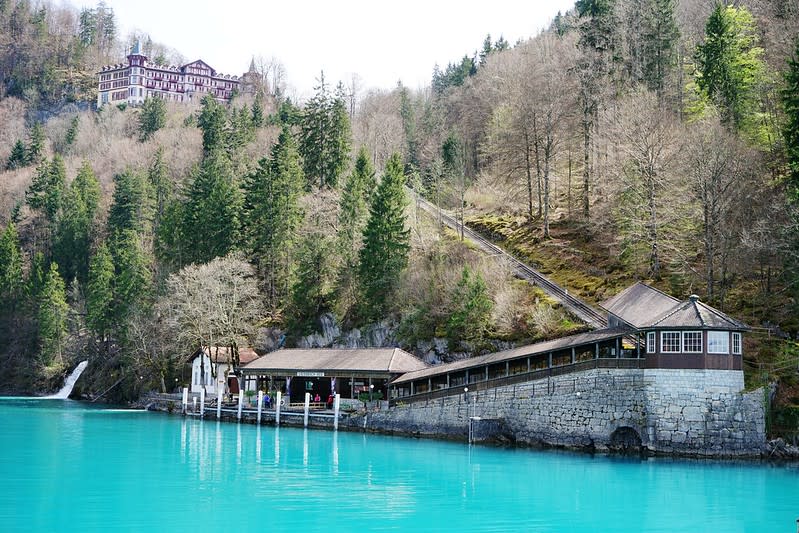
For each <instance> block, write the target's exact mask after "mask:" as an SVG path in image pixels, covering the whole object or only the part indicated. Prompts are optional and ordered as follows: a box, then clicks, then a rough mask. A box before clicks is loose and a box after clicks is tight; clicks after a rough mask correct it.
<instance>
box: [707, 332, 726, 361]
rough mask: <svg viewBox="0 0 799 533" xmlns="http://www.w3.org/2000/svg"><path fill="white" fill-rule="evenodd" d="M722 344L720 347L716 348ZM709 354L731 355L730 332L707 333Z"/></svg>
mask: <svg viewBox="0 0 799 533" xmlns="http://www.w3.org/2000/svg"><path fill="white" fill-rule="evenodd" d="M716 344H720V346H716ZM707 353H712V354H725V355H726V354H729V353H730V332H729V331H708V332H707Z"/></svg>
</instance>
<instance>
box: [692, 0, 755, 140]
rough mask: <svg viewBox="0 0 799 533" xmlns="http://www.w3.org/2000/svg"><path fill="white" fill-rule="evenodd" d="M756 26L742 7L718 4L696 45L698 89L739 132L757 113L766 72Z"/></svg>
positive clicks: (722, 118)
mask: <svg viewBox="0 0 799 533" xmlns="http://www.w3.org/2000/svg"><path fill="white" fill-rule="evenodd" d="M757 41H758V38H757V27H756V25H755V20H754V18H753V17H752V14H751V13H749V11H747V9H746V8H744V7H733V6H731V5H730V6H728V5H724V4H721V3H717V4H716V6H715V8H714V9H713V12H712V13H711V14H710V17H709V18H708V20H707V23H706V24H705V39H704V42H703V43H701V44H699V45H698V46H697V50H696V62H697V79H696V83H697V86H698V87H699V88H700V89H701V90H702V91H704V93H705V94H706V95H707V96H708V98H710V100H711V101H712V102H713V103H715V104H716V106H717V107H718V108H719V111H720V113H721V120H722V122H723V123H725V124H726V125H728V126H729V127H731V128H733V129H735V130H739V129H741V128H742V127H743V126H744V121H745V120H747V118H749V117H751V116H753V115H754V114H756V113H755V112H756V107H755V103H756V101H757V98H756V97H757V87H758V84H759V83H760V81H762V76H763V74H764V72H765V67H764V65H763V62H762V59H761V57H762V55H763V49H762V48H760V47H759V46H758V45H757Z"/></svg>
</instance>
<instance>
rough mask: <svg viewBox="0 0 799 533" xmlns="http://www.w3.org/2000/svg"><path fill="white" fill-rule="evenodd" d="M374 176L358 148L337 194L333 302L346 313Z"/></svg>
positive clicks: (366, 157)
mask: <svg viewBox="0 0 799 533" xmlns="http://www.w3.org/2000/svg"><path fill="white" fill-rule="evenodd" d="M374 181H375V172H374V170H373V169H372V165H371V163H370V162H369V154H368V152H367V151H366V147H364V146H361V148H360V150H359V151H358V158H357V159H356V161H355V167H354V168H353V170H352V172H351V173H350V175H349V176H348V178H347V182H346V184H345V185H344V190H343V191H342V193H341V201H340V203H341V209H340V213H339V227H338V234H337V243H336V248H337V251H338V256H339V258H340V260H341V264H340V268H339V272H338V280H337V282H336V286H337V287H336V292H337V300H338V301H339V304H340V306H341V307H342V308H343V309H344V310H346V309H349V307H350V306H351V305H352V304H353V303H354V301H355V300H356V295H355V293H354V290H355V289H356V287H355V275H354V274H355V272H356V271H357V266H358V250H360V248H361V238H362V236H363V228H364V224H365V222H366V217H367V216H368V214H369V200H370V199H371V195H372V191H371V190H369V189H373V187H375V186H376V185H375V184H374Z"/></svg>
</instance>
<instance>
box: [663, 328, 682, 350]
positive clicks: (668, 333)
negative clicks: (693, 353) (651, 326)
mask: <svg viewBox="0 0 799 533" xmlns="http://www.w3.org/2000/svg"><path fill="white" fill-rule="evenodd" d="M681 333H682V332H680V331H661V332H660V353H681V352H682V334H681ZM672 335H677V349H676V350H667V349H666V337H667V336H668V337H671V336H672Z"/></svg>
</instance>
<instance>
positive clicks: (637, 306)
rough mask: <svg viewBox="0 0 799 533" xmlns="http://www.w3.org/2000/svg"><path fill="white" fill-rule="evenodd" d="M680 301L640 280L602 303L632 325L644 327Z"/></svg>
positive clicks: (612, 312) (605, 307) (603, 306)
mask: <svg viewBox="0 0 799 533" xmlns="http://www.w3.org/2000/svg"><path fill="white" fill-rule="evenodd" d="M679 303H680V301H679V300H678V299H676V298H673V297H671V296H669V295H668V294H666V293H664V292H662V291H659V290H658V289H656V288H654V287H650V286H649V285H646V284H645V283H642V282H640V281H639V282H638V283H636V284H635V285H631V286H629V287H627V288H626V289H624V290H623V291H621V292H620V293H619V294H617V295H616V296H614V297H613V298H610V299H609V300H606V301H604V302H602V303H601V304H600V305H601V306H602V308H603V309H605V310H606V311H608V312H609V313H611V314H612V315H615V316H617V317H619V318H620V319H621V320H623V321H624V322H626V323H628V324H630V325H631V326H633V327H636V328H642V327H645V326H648V325H650V324H651V323H652V322H654V321H655V320H657V319H658V318H660V317H662V316H663V315H664V314H666V313H667V312H668V311H670V310H672V309H673V308H674V306H675V305H677V304H679Z"/></svg>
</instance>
